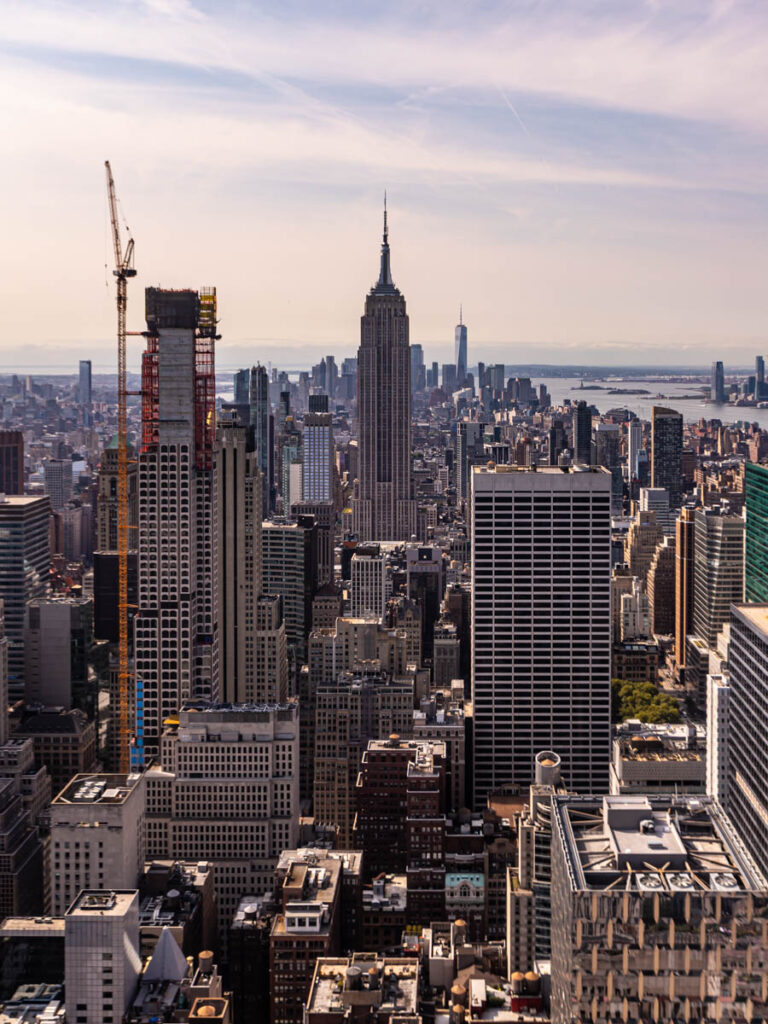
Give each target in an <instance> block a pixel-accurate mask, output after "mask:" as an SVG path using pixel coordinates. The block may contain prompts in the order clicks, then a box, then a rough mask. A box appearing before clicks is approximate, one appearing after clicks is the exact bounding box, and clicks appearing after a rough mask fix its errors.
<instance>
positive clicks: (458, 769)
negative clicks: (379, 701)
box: [380, 694, 467, 812]
mask: <svg viewBox="0 0 768 1024" xmlns="http://www.w3.org/2000/svg"><path fill="white" fill-rule="evenodd" d="M391 731H392V732H398V733H400V734H401V735H403V734H404V731H403V730H402V729H393V730H391ZM411 731H412V734H413V738H414V739H415V740H437V741H439V742H441V743H444V744H445V774H446V807H447V810H448V811H449V812H451V811H459V810H461V808H462V807H466V804H467V799H466V797H467V790H466V773H467V738H466V721H465V718H464V704H463V702H462V701H458V700H453V699H446V698H445V697H444V695H443V694H433V695H432V696H431V697H427V698H425V699H423V700H422V701H421V702H420V705H419V710H418V711H414V712H413V727H412V730H411ZM384 735H386V734H385V733H384V732H381V733H380V736H384Z"/></svg>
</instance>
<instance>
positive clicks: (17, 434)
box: [0, 430, 24, 494]
mask: <svg viewBox="0 0 768 1024" xmlns="http://www.w3.org/2000/svg"><path fill="white" fill-rule="evenodd" d="M0 491H2V492H3V494H23V493H24V435H23V434H22V432H21V431H20V430H0Z"/></svg>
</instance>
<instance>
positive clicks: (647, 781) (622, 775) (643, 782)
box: [611, 720, 709, 796]
mask: <svg viewBox="0 0 768 1024" xmlns="http://www.w3.org/2000/svg"><path fill="white" fill-rule="evenodd" d="M705 748H706V750H705ZM708 751H709V742H708V738H707V736H706V734H705V732H704V729H703V728H702V727H701V726H699V727H698V729H697V728H696V726H694V725H692V724H691V723H690V722H685V723H683V724H681V725H667V724H663V725H645V724H641V723H640V722H637V721H633V720H630V721H628V722H623V723H622V724H620V725H618V726H617V727H616V735H615V737H614V740H613V761H612V763H611V794H612V795H615V796H622V795H624V794H629V795H633V794H634V795H637V794H650V795H655V794H658V793H676V794H679V793H705V792H707V789H706V755H707V753H708Z"/></svg>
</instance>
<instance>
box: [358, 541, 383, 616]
mask: <svg viewBox="0 0 768 1024" xmlns="http://www.w3.org/2000/svg"><path fill="white" fill-rule="evenodd" d="M351 570H352V579H351V584H350V596H351V612H352V618H354V619H376V620H377V621H378V622H382V623H383V621H384V609H385V608H386V605H387V556H386V555H385V554H384V552H383V551H382V550H381V549H380V548H379V546H378V544H366V545H362V544H361V545H358V547H357V548H356V549H355V553H354V555H352V564H351Z"/></svg>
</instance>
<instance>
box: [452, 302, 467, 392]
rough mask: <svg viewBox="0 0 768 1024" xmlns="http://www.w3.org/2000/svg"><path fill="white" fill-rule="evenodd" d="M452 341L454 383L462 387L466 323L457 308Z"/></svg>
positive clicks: (465, 359) (465, 372)
mask: <svg viewBox="0 0 768 1024" xmlns="http://www.w3.org/2000/svg"><path fill="white" fill-rule="evenodd" d="M454 343H455V344H454V347H455V358H454V363H455V365H456V383H457V385H458V386H459V387H460V388H463V387H464V385H465V383H466V380H467V325H466V324H465V323H464V317H463V316H462V311H461V309H459V322H458V324H456V330H455V331H454Z"/></svg>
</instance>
